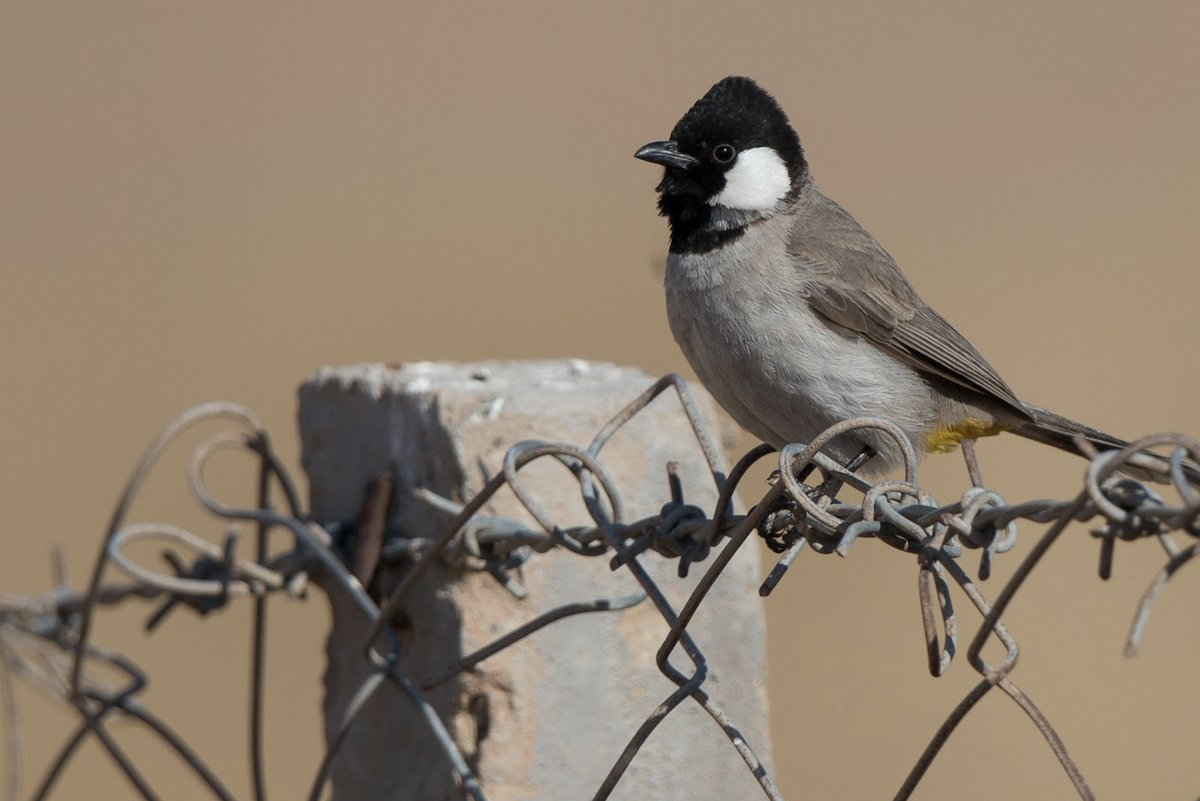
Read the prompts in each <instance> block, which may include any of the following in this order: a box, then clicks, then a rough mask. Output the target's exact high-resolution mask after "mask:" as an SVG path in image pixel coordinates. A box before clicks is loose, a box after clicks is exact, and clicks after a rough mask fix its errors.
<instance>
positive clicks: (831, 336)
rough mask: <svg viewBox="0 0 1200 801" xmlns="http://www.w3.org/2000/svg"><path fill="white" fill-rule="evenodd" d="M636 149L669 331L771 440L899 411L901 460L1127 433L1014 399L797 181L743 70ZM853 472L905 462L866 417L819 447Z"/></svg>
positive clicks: (763, 98) (796, 141)
mask: <svg viewBox="0 0 1200 801" xmlns="http://www.w3.org/2000/svg"><path fill="white" fill-rule="evenodd" d="M635 156H636V157H637V158H639V159H642V160H644V161H647V162H651V163H653V164H656V165H660V166H662V167H663V168H664V172H663V178H662V181H661V182H660V183H659V184H658V186H657V188H656V191H657V192H658V193H659V197H658V208H659V213H660V214H661V215H662V216H664V217H666V218H667V222H668V226H669V229H670V245H669V249H668V255H667V264H666V273H665V277H664V285H665V289H666V305H667V317H668V320H669V323H670V328H671V332H672V335H673V336H674V338H675V341H676V342H677V343H678V345H679V347H680V349H681V350H682V351H683V354H684V356H685V357H686V358H687V361H688V363H689V364H690V365H691V367H692V369H693V370H694V371H695V373H696V376H697V377H698V378H699V379H700V382H701V383H702V384H703V385H704V387H705V388H706V389H707V390H708V391H709V393H711V394H712V396H713V397H714V398H715V399H716V401H717V402H718V403H719V404H720V405H721V407H722V408H724V409H725V411H726V412H728V413H729V415H730V416H731V417H733V419H734V420H735V421H736V422H737V423H738V424H739V425H741V427H742V428H744V429H746V431H748V432H749V433H751V434H752V435H754V436H755V437H758V438H760V439H761V440H763V441H764V442H766V443H768V444H770V445H773V446H775V447H776V448H782V447H783V446H785V445H787V444H788V443H795V442H799V443H809V442H811V441H812V440H813V439H814V438H815V437H817V436H818V435H819V434H820V433H821V432H823V431H825V430H826V429H827V428H829V427H830V426H832V425H834V424H835V423H839V422H842V421H845V420H848V419H851V418H858V417H876V418H883V419H885V420H889V421H892V422H893V423H895V424H896V425H898V426H899V427H900V428H901V429H902V430H903V431H904V432H905V434H906V435H907V437H908V439H909V440H910V441H911V443H912V445H913V447H914V450H915V451H916V455H917V456H918V458H920V457H922V456H924V455H925V454H929V453H943V452H948V451H952V450H954V449H956V448H958V447H959V446H960V444H961V443H962V442H963V440H972V441H973V440H975V439H978V438H980V437H986V436H993V435H997V434H1000V433H1002V432H1012V433H1014V434H1018V435H1020V436H1022V437H1026V438H1028V439H1031V440H1034V441H1036V442H1039V443H1043V444H1045V445H1051V446H1054V447H1056V448H1061V449H1063V450H1066V451H1070V452H1072V453H1075V454H1077V455H1079V454H1080V453H1081V450H1080V447H1079V446H1078V445H1077V443H1076V441H1075V438H1076V437H1082V438H1083V439H1085V440H1086V441H1087V442H1089V443H1091V444H1092V446H1094V447H1095V448H1096V449H1097V450H1100V451H1108V450H1113V449H1119V448H1124V447H1125V446H1126V445H1127V443H1126V442H1125V441H1124V440H1121V439H1119V438H1117V437H1114V436H1111V435H1109V434H1105V433H1103V432H1101V431H1098V430H1096V429H1094V428H1091V427H1089V426H1085V425H1083V424H1081V423H1077V422H1075V421H1074V420H1071V419H1069V418H1066V417H1062V416H1060V415H1058V414H1055V413H1054V412H1051V411H1049V410H1047V409H1043V408H1040V407H1038V406H1034V405H1032V404H1030V403H1026V402H1024V401H1022V400H1020V399H1019V398H1017V396H1016V395H1015V394H1014V393H1013V391H1012V390H1011V389H1010V388H1009V386H1008V384H1006V383H1005V382H1004V380H1003V379H1002V378H1001V377H1000V376H999V375H998V374H997V373H996V371H995V370H994V369H993V368H992V367H991V365H989V364H988V363H987V361H986V360H985V359H984V358H983V356H981V355H980V353H979V351H977V350H976V349H975V348H974V347H973V346H972V345H971V343H970V342H968V341H967V339H966V338H965V337H964V336H963V335H962V334H960V333H959V332H958V331H957V330H955V328H954V327H953V326H952V325H951V324H950V323H949V322H947V321H946V319H945V318H944V317H942V315H940V314H938V313H937V312H936V311H934V310H933V309H932V308H930V306H929V305H928V304H927V303H925V301H924V300H922V299H921V297H920V295H918V294H917V291H916V290H915V289H914V288H913V286H912V284H911V283H909V281H908V279H907V278H906V277H905V276H904V274H903V273H902V272H901V271H900V268H899V267H898V266H897V264H896V261H895V260H894V259H893V258H892V256H891V255H890V254H889V253H888V252H887V251H886V250H884V248H883V246H882V245H880V244H879V242H877V241H876V240H875V238H874V237H873V236H871V234H870V233H868V232H867V230H866V229H865V228H863V226H862V225H860V224H859V223H858V221H857V220H855V219H854V217H852V216H851V215H850V213H849V212H847V211H846V210H845V209H843V208H842V207H841V206H840V205H838V203H836V202H835V201H833V200H832V199H830V198H829V197H827V196H826V195H825V194H824V193H822V192H821V190H820V189H818V188H817V186H816V184H815V183H814V182H813V177H812V174H811V172H810V170H809V164H808V160H807V158H806V156H805V152H804V149H803V148H802V147H801V144H800V137H799V135H798V134H797V133H796V130H795V129H794V128H793V127H792V124H791V123H790V121H789V120H788V117H787V114H786V113H785V112H784V110H783V109H782V107H781V106H780V105H779V103H778V102H777V101H776V99H775V98H774V97H773V96H772V95H771V94H769V93H768V92H767V91H766V90H764V89H763V88H762V87H760V86H759V85H758V84H757V83H756V82H755V81H753V80H751V79H750V78H745V77H740V76H730V77H727V78H724V79H723V80H721V81H718V82H717V83H716V84H715V85H714V86H713V87H712V88H711V89H709V91H708V92H707V93H706V94H705V95H704V96H703V97H702V98H700V99H699V100H698V101H696V103H695V104H694V105H693V106H692V107H691V109H690V110H689V111H688V112H687V113H686V114H684V115H683V117H682V118H681V119H680V120H679V122H678V123H677V124H676V125H675V127H674V129H673V130H672V131H671V137H670V139H669V140H665V141H658V142H651V143H650V144H647V145H645V146H644V147H642V148H640V149H639V150H638V151H637V152H636V153H635ZM822 450H823V451H824V452H825V453H826V455H828V456H830V457H832V458H833V459H835V460H837V461H838V462H840V463H841V464H843V465H848V466H850V468H851V469H852V470H858V472H859V475H861V476H863V477H864V478H876V477H879V476H882V475H885V474H887V473H891V472H893V471H895V470H896V469H897V468H899V467H901V466H902V465H903V464H904V450H903V448H902V447H901V446H900V445H899V444H897V442H896V441H895V440H894V439H893V438H892V437H890V436H889V435H887V434H886V433H884V432H883V431H880V430H876V429H855V430H852V431H850V432H848V433H846V434H843V435H841V436H838V437H837V438H835V439H833V440H832V441H830V442H829V443H828V444H827V445H826V446H825V447H824V448H823V449H822Z"/></svg>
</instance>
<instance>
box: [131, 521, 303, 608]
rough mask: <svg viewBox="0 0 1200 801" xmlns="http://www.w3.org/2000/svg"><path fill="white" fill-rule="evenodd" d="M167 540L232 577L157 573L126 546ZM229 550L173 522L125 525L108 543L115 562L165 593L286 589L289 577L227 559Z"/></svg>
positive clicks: (232, 594) (209, 594) (214, 594)
mask: <svg viewBox="0 0 1200 801" xmlns="http://www.w3.org/2000/svg"><path fill="white" fill-rule="evenodd" d="M146 539H155V540H165V541H167V542H171V543H173V544H175V545H182V546H185V547H187V548H190V549H191V550H193V551H197V552H199V553H201V554H204V555H205V556H206V557H208V558H209V559H211V560H213V561H214V562H220V563H224V564H225V566H226V567H227V568H228V570H229V573H230V578H227V579H221V580H215V579H214V580H210V579H193V578H185V577H180V576H170V575H167V574H165V573H161V572H159V571H157V570H150V569H149V568H145V567H142V566H141V565H139V564H138V563H137V562H135V561H133V560H132V559H130V558H129V557H128V556H126V555H125V551H124V549H125V547H126V546H127V545H129V544H130V543H133V542H136V541H138V540H146ZM225 556H226V554H225V550H224V549H223V548H221V547H219V546H217V545H214V544H213V543H211V542H209V541H208V540H205V539H202V538H200V537H197V536H196V535H194V534H192V533H191V532H189V531H186V530H184V529H182V528H179V527H178V526H173V525H171V524H170V523H135V524H133V525H129V526H125V527H124V528H122V529H120V530H119V531H118V532H117V533H116V534H114V535H113V537H112V539H110V540H109V544H108V558H109V560H111V561H112V563H113V564H114V565H115V566H116V567H118V568H120V569H121V570H123V571H125V572H126V573H128V574H129V575H130V577H132V578H134V579H136V580H137V581H138V582H139V583H140V584H142V585H143V586H145V587H151V588H153V589H156V590H160V591H162V592H167V593H172V594H174V595H179V596H189V597H201V598H202V597H217V596H228V597H231V598H238V597H242V596H245V595H262V594H263V593H265V592H268V591H270V590H279V589H282V588H283V586H284V584H285V577H284V576H283V575H282V574H280V573H278V572H276V571H274V570H269V569H267V568H265V567H263V566H262V564H261V563H260V562H257V561H254V560H250V559H233V560H231V561H229V562H226V560H225Z"/></svg>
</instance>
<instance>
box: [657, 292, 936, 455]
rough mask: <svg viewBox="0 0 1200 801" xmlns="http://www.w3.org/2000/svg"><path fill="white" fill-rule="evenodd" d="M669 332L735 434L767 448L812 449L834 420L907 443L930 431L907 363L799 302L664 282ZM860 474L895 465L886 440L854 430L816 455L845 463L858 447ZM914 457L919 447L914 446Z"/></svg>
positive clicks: (924, 400) (924, 394)
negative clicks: (857, 421)
mask: <svg viewBox="0 0 1200 801" xmlns="http://www.w3.org/2000/svg"><path fill="white" fill-rule="evenodd" d="M667 311H668V318H669V320H670V324H671V330H672V333H673V334H674V336H675V340H676V342H678V343H679V346H680V348H681V349H682V350H683V353H684V355H685V356H686V357H687V360H688V362H689V364H691V366H692V369H693V370H695V371H696V374H697V376H698V377H699V378H700V381H701V382H702V383H703V384H704V386H705V387H706V388H707V389H708V391H709V392H711V393H712V395H713V396H714V397H715V398H716V400H717V402H718V403H720V404H721V406H722V407H723V408H724V409H725V410H726V411H727V412H728V413H729V414H730V416H731V417H733V419H734V420H736V421H737V422H738V423H739V424H740V425H741V426H742V427H743V428H745V429H746V430H747V431H749V432H750V433H752V434H754V435H755V436H757V437H760V438H762V439H763V440H764V441H765V442H769V443H771V444H772V445H775V446H776V447H782V446H783V445H785V444H787V443H789V442H803V443H808V442H811V441H812V440H813V439H814V438H815V437H816V436H817V435H819V434H820V433H821V432H822V431H824V430H825V429H827V428H828V427H829V426H831V425H833V424H834V423H838V422H841V421H843V420H847V419H850V418H853V417H882V418H885V419H888V420H891V421H893V422H895V423H897V424H899V425H900V427H901V428H903V429H904V430H905V431H906V433H908V435H909V437H910V438H913V439H916V438H923V437H924V436H925V435H926V434H928V433H929V432H930V431H931V430H932V429H933V428H934V424H935V420H934V418H935V411H934V405H933V400H932V398H931V397H930V394H929V388H928V386H927V385H926V384H925V383H924V381H922V380H921V378H920V377H919V376H918V375H917V374H916V373H915V372H914V371H913V370H912V369H911V368H909V367H908V366H907V365H904V364H902V363H901V362H899V361H897V360H896V359H894V358H893V357H891V356H889V355H888V354H886V353H885V352H883V351H882V350H880V349H879V348H878V347H877V346H875V345H874V344H873V343H871V342H870V341H869V340H866V339H864V338H862V337H859V336H857V335H854V334H852V333H850V332H848V331H846V330H845V329H840V330H839V329H836V328H835V327H834V326H833V324H832V323H829V322H828V321H826V320H825V319H824V318H821V317H819V316H818V315H816V313H815V312H813V311H812V310H811V309H810V308H809V306H808V305H807V303H805V302H804V300H803V299H802V298H801V297H800V296H799V295H798V294H795V295H793V296H791V297H787V296H783V295H782V293H780V292H773V291H769V290H768V291H766V292H761V293H759V292H754V291H752V290H751V289H748V288H747V287H746V286H739V285H737V284H736V283H734V284H731V283H729V282H723V283H717V284H715V285H714V284H710V285H708V286H696V285H689V282H686V281H676V282H675V285H674V286H673V287H672V286H671V282H668V291H667ZM867 444H869V445H871V447H872V448H873V449H874V450H875V451H876V452H877V453H878V454H879V458H877V459H874V460H872V463H871V464H870V465H869V466H868V470H867V471H866V472H867V473H868V474H875V473H880V472H886V471H888V470H891V469H892V468H894V467H896V466H898V465H900V464H902V456H901V450H900V448H899V447H898V446H897V445H896V444H895V443H894V442H893V441H892V440H891V439H890V438H888V437H887V436H886V435H884V434H881V433H878V432H870V431H858V432H855V433H853V434H851V435H847V436H843V437H840V438H838V439H836V440H834V441H833V442H832V443H831V444H830V445H829V446H828V447H826V448H825V449H824V450H825V452H826V453H827V454H829V455H830V456H832V457H834V458H835V459H838V460H839V461H842V462H843V463H845V462H846V461H849V460H850V459H851V458H853V457H854V456H855V455H857V453H858V452H859V451H860V450H862V448H863V446H864V445H867ZM914 444H915V445H916V446H917V450H918V452H919V451H920V450H921V448H920V442H919V441H917V442H914Z"/></svg>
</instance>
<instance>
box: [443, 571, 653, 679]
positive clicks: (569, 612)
mask: <svg viewBox="0 0 1200 801" xmlns="http://www.w3.org/2000/svg"><path fill="white" fill-rule="evenodd" d="M644 600H646V593H645V591H644V590H640V591H638V592H635V593H632V594H630V595H623V596H621V597H619V598H597V599H596V600H594V601H582V602H579V603H572V604H563V605H562V606H559V607H555V608H554V609H551V610H550V611H549V612H546V613H544V614H541V615H538V616H537V617H535V618H534V619H533V620H531V621H529V622H528V623H526V624H524V625H523V626H519V627H518V628H515V629H513V630H512V631H510V632H509V633H508V634H505V635H504V636H503V637H498V638H496V639H495V640H492V641H491V643H489V644H488V645H485V646H484V647H482V648H479V649H478V650H476V651H473V652H471V653H470V654H468V655H467V656H464V657H463V658H462V659H459V660H458V661H456V662H454V663H453V664H450V665H447V666H446V667H445V668H443V669H442V670H441V671H439V672H437V673H434V674H432V675H430V676H427V677H425V679H424V680H422V681H421V685H420V686H421V689H422V690H432V689H433V688H434V687H437V686H438V685H439V684H443V683H444V682H447V681H449V680H450V679H452V678H454V677H455V676H457V675H458V674H459V673H462V672H463V671H464V670H470V669H471V668H473V667H475V665H478V664H479V663H480V662H482V661H483V660H485V659H487V658H488V657H490V656H494V655H495V654H498V653H500V652H501V651H503V650H504V649H505V648H508V647H509V646H510V645H514V644H516V643H517V642H520V641H521V640H523V639H525V638H526V637H528V636H529V635H531V634H533V633H534V632H536V631H539V630H540V629H543V628H545V627H546V626H549V625H550V624H551V623H556V622H558V621H559V620H562V619H564V618H568V617H572V616H574V615H582V614H586V613H588V612H619V611H622V610H625V609H629V608H631V607H634V606H637V605H638V604H640V603H641V602H642V601H644Z"/></svg>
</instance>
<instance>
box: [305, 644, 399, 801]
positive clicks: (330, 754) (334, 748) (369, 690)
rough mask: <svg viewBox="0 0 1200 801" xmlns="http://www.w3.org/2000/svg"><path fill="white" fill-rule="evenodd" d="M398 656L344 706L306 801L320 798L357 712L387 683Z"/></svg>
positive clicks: (367, 680) (368, 678)
mask: <svg viewBox="0 0 1200 801" xmlns="http://www.w3.org/2000/svg"><path fill="white" fill-rule="evenodd" d="M399 656H400V654H399V652H398V651H393V652H392V654H390V655H389V656H388V657H386V658H385V659H384V661H383V663H382V664H380V665H379V666H378V667H377V668H376V669H375V670H374V672H372V673H371V675H369V676H367V678H365V679H364V680H363V682H362V684H361V685H359V688H358V689H357V690H355V692H354V695H353V696H351V698H350V703H348V704H346V709H345V711H343V712H342V719H341V720H340V721H339V722H338V728H337V731H336V732H335V733H334V735H333V737H332V738H331V739H330V741H329V742H328V743H327V744H326V747H325V753H324V754H323V755H322V757H321V764H320V765H319V766H318V767H317V775H316V777H315V778H314V779H313V783H312V789H311V790H310V791H309V794H308V801H319V799H320V798H321V791H322V790H324V789H325V783H326V782H327V781H329V773H330V771H331V770H332V769H333V760H334V758H336V757H337V755H338V752H339V751H341V748H342V743H343V742H344V741H345V739H346V735H347V734H348V733H349V732H350V727H351V726H352V725H353V724H354V721H356V720H358V714H359V712H361V711H362V710H363V709H364V708H365V707H366V705H367V702H368V701H370V700H371V698H372V696H374V695H375V691H376V690H378V689H379V688H380V687H382V686H383V684H384V682H385V681H387V673H388V671H389V670H391V669H392V667H393V666H394V665H395V663H396V660H397V659H398V658H399Z"/></svg>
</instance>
